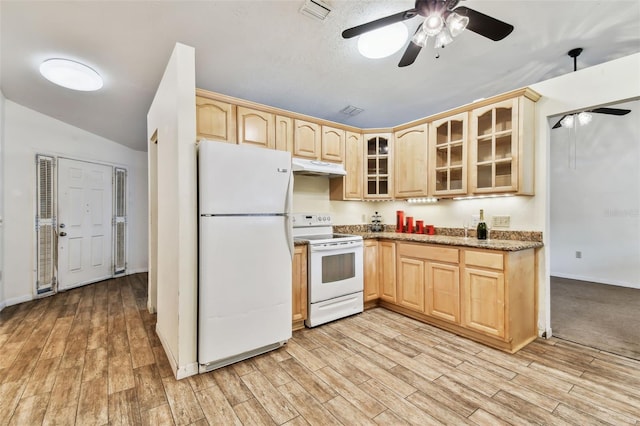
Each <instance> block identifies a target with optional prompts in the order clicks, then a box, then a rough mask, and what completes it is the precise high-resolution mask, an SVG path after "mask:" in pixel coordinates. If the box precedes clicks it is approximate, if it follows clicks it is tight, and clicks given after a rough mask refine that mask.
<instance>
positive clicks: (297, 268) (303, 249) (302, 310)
mask: <svg viewBox="0 0 640 426" xmlns="http://www.w3.org/2000/svg"><path fill="white" fill-rule="evenodd" d="M291 271H292V274H293V276H292V285H293V290H292V291H293V294H292V306H291V308H292V314H293V317H292V327H291V328H292V329H293V330H294V331H295V330H300V329H302V328H304V320H306V319H307V246H306V245H302V246H295V249H294V251H293V264H292V268H291Z"/></svg>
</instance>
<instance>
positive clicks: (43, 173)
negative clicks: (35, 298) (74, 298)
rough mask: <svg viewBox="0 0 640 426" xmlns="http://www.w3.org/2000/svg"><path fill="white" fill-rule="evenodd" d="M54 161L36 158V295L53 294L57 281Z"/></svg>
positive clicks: (43, 157) (49, 158) (39, 156)
mask: <svg viewBox="0 0 640 426" xmlns="http://www.w3.org/2000/svg"><path fill="white" fill-rule="evenodd" d="M54 179H55V159H54V158H53V157H47V156H44V155H38V156H37V157H36V185H37V187H36V196H37V204H36V265H37V266H36V276H37V278H36V292H37V294H39V295H45V294H47V293H51V292H52V291H54V287H55V281H56V271H55V257H56V256H55V255H56V246H55V244H56V217H55V211H56V209H55V193H54V190H55V182H54Z"/></svg>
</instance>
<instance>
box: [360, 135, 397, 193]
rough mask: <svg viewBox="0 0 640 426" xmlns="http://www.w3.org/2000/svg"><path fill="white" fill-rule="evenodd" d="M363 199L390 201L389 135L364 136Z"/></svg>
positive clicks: (391, 186) (390, 142)
mask: <svg viewBox="0 0 640 426" xmlns="http://www.w3.org/2000/svg"><path fill="white" fill-rule="evenodd" d="M364 140H365V143H364V150H365V180H366V182H365V186H364V198H365V199H382V200H386V199H390V198H391V196H392V194H393V192H392V188H393V185H392V179H393V178H392V176H393V174H392V173H393V170H392V162H391V161H392V159H393V156H392V147H391V145H392V141H393V135H392V134H391V133H379V134H365V135H364Z"/></svg>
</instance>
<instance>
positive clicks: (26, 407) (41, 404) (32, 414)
mask: <svg viewBox="0 0 640 426" xmlns="http://www.w3.org/2000/svg"><path fill="white" fill-rule="evenodd" d="M48 402H49V393H48V392H45V393H41V394H39V395H33V396H29V397H23V398H21V399H20V402H19V403H18V406H17V407H16V409H15V412H14V413H13V416H11V420H10V421H9V425H16V426H23V425H35V424H40V423H42V420H43V419H44V413H45V411H46V409H47V403H48Z"/></svg>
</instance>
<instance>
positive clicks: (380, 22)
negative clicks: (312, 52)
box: [342, 9, 418, 38]
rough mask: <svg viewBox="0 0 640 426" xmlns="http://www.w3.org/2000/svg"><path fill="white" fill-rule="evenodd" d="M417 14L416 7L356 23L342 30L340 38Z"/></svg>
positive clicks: (400, 20)
mask: <svg viewBox="0 0 640 426" xmlns="http://www.w3.org/2000/svg"><path fill="white" fill-rule="evenodd" d="M417 14H418V11H417V10H416V9H409V10H405V11H404V12H400V13H396V14H395V15H390V16H386V17H384V18H380V19H376V20H375V21H371V22H367V23H366V24H362V25H358V26H356V27H353V28H349V29H346V30H344V31H343V32H342V38H351V37H355V36H359V35H360V34H364V33H366V32H369V31H373V30H377V29H378V28H382V27H386V26H387V25H391V24H395V23H396V22H402V21H406V20H407V19H411V18H413V17H414V16H416V15H417Z"/></svg>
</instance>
